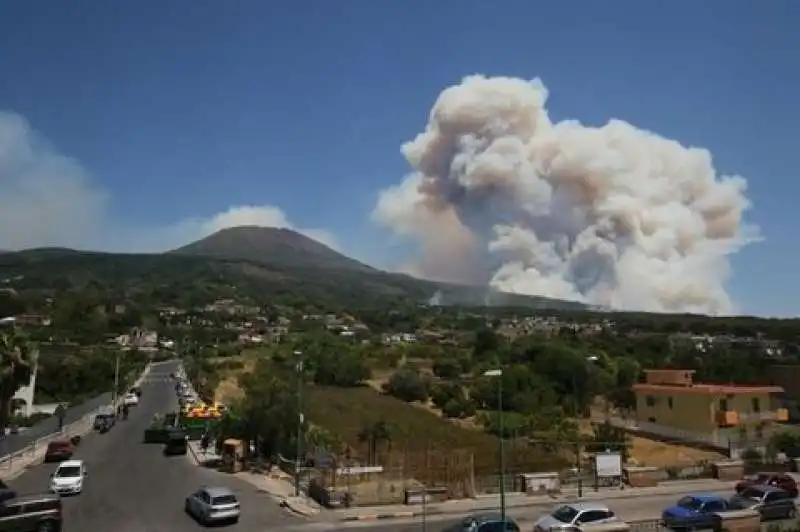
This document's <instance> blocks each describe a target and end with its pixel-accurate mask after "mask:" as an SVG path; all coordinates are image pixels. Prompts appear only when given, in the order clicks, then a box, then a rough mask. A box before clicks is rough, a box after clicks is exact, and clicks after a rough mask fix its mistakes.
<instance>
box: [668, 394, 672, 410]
mask: <svg viewBox="0 0 800 532" xmlns="http://www.w3.org/2000/svg"><path fill="white" fill-rule="evenodd" d="M667 404H668V405H669V409H670V410H672V397H667Z"/></svg>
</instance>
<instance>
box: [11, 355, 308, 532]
mask: <svg viewBox="0 0 800 532" xmlns="http://www.w3.org/2000/svg"><path fill="white" fill-rule="evenodd" d="M176 368H177V362H168V363H163V364H159V365H155V366H153V369H152V371H151V373H150V375H149V376H148V378H147V380H146V381H145V382H144V383H143V385H142V399H141V403H140V405H139V406H138V407H136V408H133V409H131V413H130V415H129V416H128V420H126V421H119V422H117V424H116V426H115V427H114V428H113V429H111V431H109V432H108V433H106V434H90V435H89V436H87V437H86V438H84V441H83V442H82V443H81V445H80V446H79V448H78V451H77V453H76V456H75V458H80V459H83V460H84V461H85V462H86V466H87V469H88V471H89V476H88V478H87V479H86V484H85V486H84V491H83V493H82V494H80V495H78V496H75V497H68V498H65V499H64V527H65V529H66V530H76V531H80V532H101V531H102V532H105V531H107V530H114V531H116V532H189V531H197V530H202V529H203V528H202V527H201V526H200V525H199V524H197V523H195V522H194V521H193V520H192V519H191V518H190V517H189V516H187V515H185V514H184V511H183V503H184V499H185V497H186V496H187V495H188V494H189V493H191V492H193V491H194V490H196V489H197V488H198V487H200V486H202V485H216V486H227V487H230V488H232V489H233V490H234V491H235V492H236V494H237V495H238V497H239V499H240V501H241V504H242V515H241V519H240V520H239V523H238V524H237V525H233V526H230V527H227V528H226V529H225V530H231V531H244V530H247V531H249V532H253V531H254V532H266V531H271V530H276V531H277V530H284V529H286V528H287V527H289V526H291V525H293V524H297V523H300V522H301V521H300V520H299V519H297V518H295V517H293V516H292V515H291V514H289V513H287V512H286V511H285V510H282V509H281V508H279V507H278V505H277V504H276V503H275V502H274V501H272V500H271V499H269V498H268V497H267V496H266V495H265V494H263V493H259V492H258V491H257V489H256V488H255V487H254V486H252V485H251V484H248V483H245V482H243V481H240V480H238V479H236V478H233V477H231V476H229V475H225V474H224V473H218V472H216V471H213V470H209V469H206V468H202V467H198V466H196V465H194V464H193V463H192V462H191V461H190V460H189V459H188V458H187V457H183V456H175V457H165V456H164V455H163V454H162V446H161V445H145V444H144V443H142V435H143V432H144V429H145V427H147V425H148V424H149V423H150V420H151V419H152V418H153V416H154V415H155V414H157V413H162V412H167V411H170V410H175V409H176V408H177V401H176V398H175V394H174V388H173V385H172V383H171V382H169V374H170V373H171V372H173V371H175V369H176ZM54 469H55V466H54V465H49V464H45V465H40V466H37V467H35V468H33V469H31V470H29V471H28V472H26V473H25V474H24V475H22V476H21V477H19V478H17V479H15V480H14V481H12V482H10V484H11V485H12V487H13V488H15V489H16V490H17V491H18V492H19V493H35V492H41V491H45V490H47V489H48V487H49V481H50V474H51V473H52V472H53V470H54Z"/></svg>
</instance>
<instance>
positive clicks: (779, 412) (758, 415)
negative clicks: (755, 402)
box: [739, 408, 789, 423]
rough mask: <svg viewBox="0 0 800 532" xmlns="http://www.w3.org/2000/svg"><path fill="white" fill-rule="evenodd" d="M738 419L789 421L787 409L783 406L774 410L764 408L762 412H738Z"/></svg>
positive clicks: (746, 421)
mask: <svg viewBox="0 0 800 532" xmlns="http://www.w3.org/2000/svg"><path fill="white" fill-rule="evenodd" d="M739 419H741V420H742V421H743V422H745V423H753V422H760V421H778V422H781V421H789V411H788V410H786V409H785V408H778V409H776V410H766V411H763V412H743V413H740V414H739Z"/></svg>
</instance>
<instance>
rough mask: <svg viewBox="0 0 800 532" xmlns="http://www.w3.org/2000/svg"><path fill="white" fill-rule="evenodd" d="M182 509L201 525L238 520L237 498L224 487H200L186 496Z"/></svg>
mask: <svg viewBox="0 0 800 532" xmlns="http://www.w3.org/2000/svg"><path fill="white" fill-rule="evenodd" d="M184 510H186V513H188V514H189V515H191V516H192V517H194V518H195V519H197V521H199V522H200V524H202V525H210V524H217V523H225V522H229V523H236V522H238V521H239V511H240V508H239V500H238V499H237V498H236V494H235V493H233V491H232V490H231V489H230V488H226V487H204V488H200V489H199V490H197V491H195V492H194V493H192V494H191V495H189V496H188V497H186V503H185V505H184Z"/></svg>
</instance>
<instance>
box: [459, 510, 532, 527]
mask: <svg viewBox="0 0 800 532" xmlns="http://www.w3.org/2000/svg"><path fill="white" fill-rule="evenodd" d="M505 521H506V523H505V527H503V516H502V514H500V513H498V512H492V513H482V514H474V515H470V516H468V517H465V518H464V519H462V520H461V522H460V523H457V524H455V525H453V526H451V527H448V528H446V529H445V532H519V531H520V528H519V524H517V522H516V521H515V520H514V519H512V518H511V517H509V516H507V515H506V518H505Z"/></svg>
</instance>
